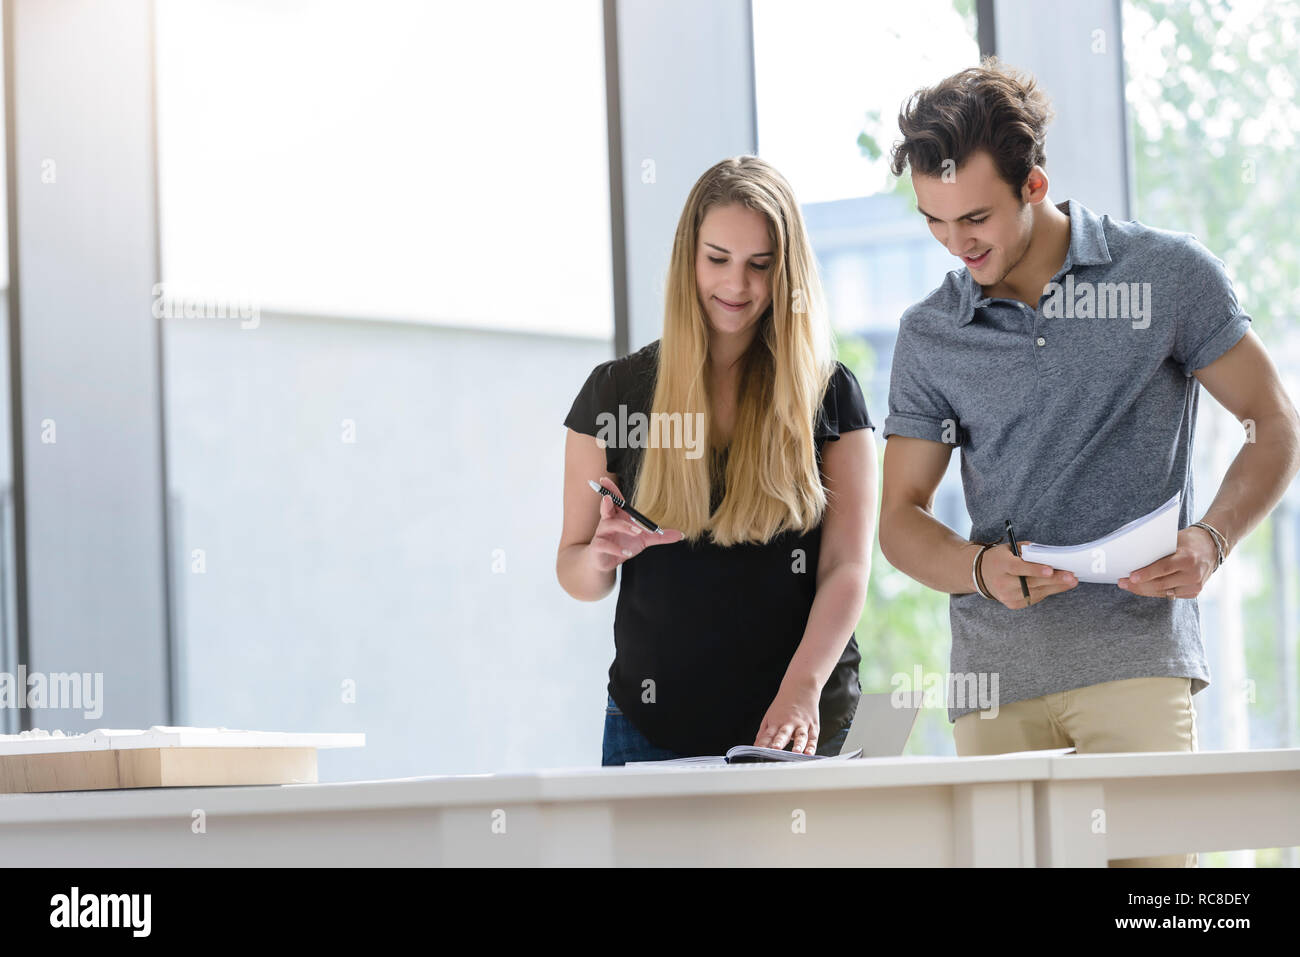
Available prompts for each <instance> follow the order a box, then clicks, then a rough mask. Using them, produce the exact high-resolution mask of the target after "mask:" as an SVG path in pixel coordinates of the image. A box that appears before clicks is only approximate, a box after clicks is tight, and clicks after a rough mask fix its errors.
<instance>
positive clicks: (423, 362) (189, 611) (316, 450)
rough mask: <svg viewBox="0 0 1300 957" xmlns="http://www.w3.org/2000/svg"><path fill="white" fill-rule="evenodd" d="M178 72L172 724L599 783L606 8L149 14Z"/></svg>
mask: <svg viewBox="0 0 1300 957" xmlns="http://www.w3.org/2000/svg"><path fill="white" fill-rule="evenodd" d="M157 49H158V81H157V85H158V141H159V154H160V155H159V165H160V207H161V209H160V213H161V223H162V278H163V281H164V283H165V287H166V296H167V297H168V298H169V299H171V300H172V309H171V311H170V313H169V314H168V316H167V320H166V322H165V324H164V347H165V354H164V360H165V384H166V392H165V397H166V413H167V415H166V428H167V468H168V491H169V502H170V517H171V522H172V530H171V531H172V534H171V542H172V551H173V554H172V556H171V558H172V568H173V579H174V606H175V609H176V613H175V614H176V628H175V635H174V645H175V648H174V654H175V659H176V662H177V666H176V670H177V673H178V674H177V699H178V705H177V707H178V713H177V720H179V721H180V722H181V723H184V724H194V725H200V726H214V725H224V726H226V727H251V728H263V729H271V730H301V731H362V732H365V733H366V735H367V744H366V747H365V748H364V749H361V750H341V751H328V752H324V753H323V754H322V756H321V762H322V767H321V775H322V778H324V779H326V780H329V779H332V778H335V779H336V778H367V777H394V776H404V775H410V774H430V773H437V772H474V771H499V770H504V769H512V768H519V767H529V766H536V765H539V764H541V765H551V766H554V765H573V764H588V763H591V762H592V755H593V754H595V755H599V747H600V738H599V735H600V730H601V728H600V724H599V719H600V718H601V717H602V716H603V704H604V700H605V699H604V696H603V694H602V688H603V685H604V680H603V674H604V671H605V669H606V668H608V665H609V658H608V654H609V651H608V648H609V635H608V626H607V624H606V625H605V626H604V627H601V626H602V624H604V622H603V621H602V618H603V617H604V616H605V615H606V614H607V613H608V608H607V607H605V606H601V605H597V604H584V603H579V602H574V601H573V600H572V599H570V598H569V597H568V596H567V595H566V594H564V592H563V591H562V590H561V589H560V588H559V587H558V586H557V585H556V583H555V577H554V575H555V573H554V562H555V547H556V543H557V541H558V529H559V517H558V516H559V511H558V503H559V502H560V501H561V487H560V486H561V476H562V463H563V442H564V434H563V433H564V430H563V428H562V427H561V422H562V420H563V417H564V414H565V412H566V411H567V409H568V403H570V402H572V398H573V395H574V393H575V392H576V390H577V388H578V387H579V386H580V385H581V383H582V382H583V380H584V379H585V378H586V376H587V374H588V373H589V372H590V370H591V369H592V367H593V366H594V365H596V364H597V363H598V362H600V361H603V360H605V359H608V358H610V355H611V352H612V339H613V318H612V296H611V288H612V280H611V261H610V248H611V242H610V213H609V203H610V200H609V172H608V161H609V160H608V145H607V137H606V126H607V124H606V112H605V62H604V22H603V16H602V9H601V5H600V2H599V0H583V2H565V3H532V2H519V0H492V2H484V3H424V2H407V0H378V2H376V0H347V2H339V0H328V2H322V0H279V2H275V3H268V2H263V0H160V2H159V3H158V4H157ZM191 305H193V306H194V308H190V307H191ZM209 306H210V307H211V311H208V307H209ZM254 308H255V309H256V310H257V313H258V314H257V315H256V316H253V315H246V314H245V313H246V312H247V313H251V312H252V311H253V309H254ZM552 518H553V521H552ZM575 687H581V688H589V689H591V690H590V697H589V699H584V698H582V697H581V696H576V695H574V694H573V689H574V688H575ZM592 715H595V716H596V720H591V718H590V716H592ZM575 728H577V729H581V730H580V733H575V732H574V729H575Z"/></svg>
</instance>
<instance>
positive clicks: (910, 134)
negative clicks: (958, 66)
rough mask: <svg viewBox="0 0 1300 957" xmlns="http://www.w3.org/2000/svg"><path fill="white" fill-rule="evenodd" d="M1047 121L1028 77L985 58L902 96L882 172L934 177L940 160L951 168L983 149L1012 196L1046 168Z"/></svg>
mask: <svg viewBox="0 0 1300 957" xmlns="http://www.w3.org/2000/svg"><path fill="white" fill-rule="evenodd" d="M1053 115H1054V114H1053V112H1052V107H1051V103H1050V102H1049V101H1048V98H1047V95H1046V94H1045V93H1044V92H1043V91H1042V90H1041V89H1039V88H1038V84H1037V81H1036V80H1035V79H1034V77H1033V76H1032V75H1030V74H1028V73H1021V72H1019V71H1017V70H1015V69H1013V68H1011V67H1009V66H1007V65H1006V64H1004V63H1000V62H999V61H998V59H997V57H994V56H990V57H986V58H985V59H984V60H983V61H982V62H981V63H980V65H979V66H977V67H970V68H969V69H966V70H962V71H961V72H960V73H956V74H953V75H952V76H950V77H948V78H947V79H946V80H943V81H941V82H940V83H939V84H938V85H936V86H932V87H928V88H926V89H921V90H917V91H916V92H915V93H913V94H912V95H911V97H909V98H908V100H907V102H905V103H904V104H903V108H902V110H901V111H900V112H899V114H898V129H899V131H900V132H901V133H902V134H903V138H902V139H901V140H900V141H898V142H897V143H895V144H894V148H893V152H892V154H891V157H890V169H891V170H892V171H893V173H894V175H895V176H902V175H903V170H904V169H906V168H907V167H909V166H910V167H911V169H912V172H913V173H920V174H922V175H923V176H937V175H939V174H940V173H941V172H942V170H943V164H944V160H949V159H950V160H952V161H953V162H952V168H956V167H959V166H961V165H962V164H963V163H965V162H966V160H967V159H969V158H970V157H971V155H972V154H974V153H976V152H977V151H979V150H987V151H988V152H989V154H991V155H992V157H993V163H994V165H995V166H996V167H997V170H998V175H999V176H1001V177H1002V179H1004V180H1006V182H1007V183H1008V184H1009V185H1010V186H1011V189H1012V191H1013V192H1014V193H1015V194H1016V195H1017V196H1019V195H1020V188H1021V187H1022V186H1023V185H1024V183H1025V180H1026V179H1027V178H1028V176H1029V171H1030V170H1031V169H1033V168H1034V167H1035V166H1041V167H1043V168H1044V169H1046V167H1047V153H1046V151H1045V150H1044V149H1043V141H1044V139H1045V138H1046V135H1047V124H1048V123H1050V122H1051V121H1052V117H1053Z"/></svg>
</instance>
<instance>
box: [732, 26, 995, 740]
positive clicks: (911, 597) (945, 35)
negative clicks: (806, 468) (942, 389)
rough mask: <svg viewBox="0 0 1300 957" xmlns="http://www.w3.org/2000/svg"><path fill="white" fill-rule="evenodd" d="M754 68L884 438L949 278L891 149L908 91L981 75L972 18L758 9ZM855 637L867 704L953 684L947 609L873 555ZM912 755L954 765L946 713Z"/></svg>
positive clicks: (942, 500)
mask: <svg viewBox="0 0 1300 957" xmlns="http://www.w3.org/2000/svg"><path fill="white" fill-rule="evenodd" d="M754 62H755V90H756V98H757V106H758V109H757V113H758V146H759V153H760V154H761V155H762V156H763V158H764V159H766V160H768V161H769V162H771V163H772V164H773V165H774V166H775V167H776V168H777V169H778V170H780V171H781V173H782V174H783V175H784V176H785V177H786V179H788V180H789V181H790V185H791V187H792V188H793V189H794V192H795V195H796V196H797V197H798V199H799V201H800V204H801V207H802V209H803V213H804V218H805V221H806V223H807V226H808V231H809V235H810V238H811V240H812V244H813V248H814V251H815V252H816V255H817V260H818V266H819V268H820V270H821V273H822V278H823V282H824V284H825V286H826V297H827V301H828V305H829V308H830V313H831V321H832V324H833V325H834V327H835V329H836V333H837V336H838V339H839V351H840V359H841V361H843V362H844V363H845V364H846V365H848V366H849V367H850V368H852V369H853V371H854V373H855V374H856V375H857V377H858V379H859V381H860V382H861V383H862V387H863V390H864V392H865V394H866V396H867V406H868V411H869V412H870V413H871V418H872V421H873V422H875V424H876V428H877V433H876V435H877V436H879V429H880V428H881V427H882V426H883V425H884V421H885V415H886V412H887V399H888V395H889V367H890V362H891V360H892V358H893V350H894V339H895V337H896V336H897V334H898V320H899V318H900V317H901V316H902V314H903V311H904V310H905V309H906V308H907V307H908V306H910V305H911V304H912V303H914V302H916V301H917V300H918V299H922V298H924V296H925V295H926V293H928V292H929V291H930V290H932V289H934V288H935V287H936V286H938V285H939V284H940V282H941V281H942V280H943V276H944V273H946V272H948V271H949V270H951V269H953V268H954V266H955V261H954V260H953V258H952V257H951V256H950V255H949V254H948V252H947V251H946V250H944V249H943V248H942V247H941V246H940V245H939V244H938V243H936V242H935V241H934V237H933V236H931V235H930V231H929V230H928V229H927V228H926V226H925V223H924V222H923V220H922V218H921V217H920V216H919V215H918V214H917V212H916V210H915V208H914V201H915V197H914V196H913V194H912V192H911V186H910V181H909V180H907V179H906V178H905V179H903V180H902V181H898V180H896V179H894V178H893V177H892V176H891V175H890V173H889V171H888V166H889V148H890V146H891V144H892V143H893V140H894V139H895V138H896V137H897V135H898V132H897V117H898V111H899V107H900V106H901V105H902V103H903V101H904V100H906V98H907V97H908V96H909V95H910V94H911V93H912V92H914V91H915V90H917V89H918V88H920V87H922V86H927V85H931V84H933V83H934V82H935V81H937V80H939V79H942V78H943V77H945V76H948V75H949V74H951V73H956V72H957V71H959V70H962V69H965V68H966V67H968V66H974V65H976V64H977V63H978V62H979V47H978V44H977V43H976V40H975V15H974V3H973V2H967V0H956V2H954V0H922V2H917V3H907V4H892V5H891V4H866V3H856V2H829V0H819V2H812V3H799V4H792V3H783V2H781V0H755V2H754ZM877 445H878V446H879V450H880V452H881V454H883V451H884V443H883V442H880V441H878V442H877ZM959 469H960V459H959V457H958V456H956V455H954V456H953V457H952V459H951V462H950V464H949V470H948V473H947V475H946V476H945V477H944V480H943V482H942V483H941V485H940V488H939V491H938V493H937V495H936V500H935V512H936V514H937V515H938V517H939V519H940V520H941V521H943V522H944V523H945V524H947V525H948V526H949V527H951V528H954V529H957V530H958V531H959V532H960V533H961V534H966V532H967V531H968V530H969V528H970V518H969V517H968V516H967V514H966V507H965V500H964V498H963V494H962V487H961V477H960V472H959ZM857 638H858V644H859V645H860V646H861V647H862V648H863V649H864V653H863V656H862V659H863V660H862V673H861V680H862V688H863V690H864V691H867V692H885V691H891V690H893V688H894V686H893V685H892V684H891V679H892V677H893V676H894V675H895V674H900V673H901V674H906V675H907V676H908V677H909V680H910V678H911V677H912V675H913V674H914V669H915V667H916V666H917V665H919V666H920V667H921V668H922V670H923V671H924V672H925V673H926V674H939V673H942V674H946V673H947V671H948V646H949V640H950V639H949V630H948V600H947V597H946V596H944V595H942V594H940V593H939V592H936V591H934V590H932V589H929V588H926V587H925V586H923V585H921V584H919V583H918V582H916V581H914V580H912V579H911V578H909V577H908V576H906V575H904V574H903V573H902V572H899V571H898V570H896V569H895V568H893V566H891V565H890V564H889V563H888V562H887V561H886V560H885V557H884V555H883V554H882V553H881V552H880V548H879V545H877V546H876V552H875V556H874V559H873V562H872V571H871V583H870V593H869V595H868V598H867V603H866V608H865V610H864V612H863V615H862V619H861V621H859V622H858V627H857ZM908 751H909V752H910V753H917V754H945V753H946V754H952V753H953V744H952V731H951V726H950V725H949V723H948V716H947V712H946V710H943V709H924V710H922V712H921V715H920V718H919V719H918V721H917V727H916V731H915V732H914V733H913V735H912V737H911V738H910V740H909V741H908Z"/></svg>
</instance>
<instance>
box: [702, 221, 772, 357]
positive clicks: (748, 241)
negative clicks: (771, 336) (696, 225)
mask: <svg viewBox="0 0 1300 957" xmlns="http://www.w3.org/2000/svg"><path fill="white" fill-rule="evenodd" d="M774 260H775V251H774V250H773V249H772V239H771V237H770V236H769V235H768V228H767V219H766V217H764V216H763V214H762V213H758V212H755V211H754V210H752V209H750V208H748V207H747V206H741V205H739V204H732V205H729V206H714V207H713V208H712V209H710V210H709V211H708V212H707V213H705V214H704V220H703V222H701V223H700V241H699V246H698V248H697V250H696V253H695V282H696V286H697V288H698V290H699V295H700V302H701V304H702V305H703V306H704V313H705V315H706V316H708V317H709V325H710V326H711V327H712V331H713V332H715V333H719V334H722V335H736V334H739V333H743V332H745V331H747V330H748V329H749V328H750V327H751V326H753V325H754V323H756V322H757V321H758V318H759V317H760V316H762V315H763V313H764V312H766V311H767V307H768V305H769V304H771V302H772V292H771V275H770V273H771V268H772V263H773V261H774Z"/></svg>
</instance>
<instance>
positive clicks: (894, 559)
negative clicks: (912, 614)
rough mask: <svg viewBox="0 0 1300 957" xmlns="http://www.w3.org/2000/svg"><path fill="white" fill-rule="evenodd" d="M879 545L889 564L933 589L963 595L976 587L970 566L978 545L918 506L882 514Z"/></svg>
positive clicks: (899, 507) (897, 507)
mask: <svg viewBox="0 0 1300 957" xmlns="http://www.w3.org/2000/svg"><path fill="white" fill-rule="evenodd" d="M880 548H881V551H882V552H884V555H885V558H887V559H888V560H889V563H890V564H891V565H893V566H894V567H895V568H897V569H898V570H899V571H901V572H903V573H904V574H905V575H909V576H911V577H912V578H915V579H916V580H917V581H919V582H920V583H921V584H923V585H927V586H929V587H930V588H933V589H935V590H936V591H942V592H947V593H948V594H950V595H964V594H967V593H969V592H973V591H974V590H975V583H974V582H973V581H972V580H971V565H972V563H973V562H974V561H975V555H976V554H977V553H978V552H979V549H980V546H979V545H977V544H975V543H974V542H971V541H968V540H967V539H964V538H962V537H961V536H960V535H958V534H957V533H956V532H954V531H953V530H952V529H951V528H949V527H948V526H947V525H945V524H943V522H941V521H939V520H938V519H937V518H935V517H934V515H932V514H931V513H930V512H929V511H927V510H926V509H924V508H922V507H921V506H919V505H897V506H894V507H892V508H890V509H889V510H888V511H887V512H882V513H881V516H880Z"/></svg>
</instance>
